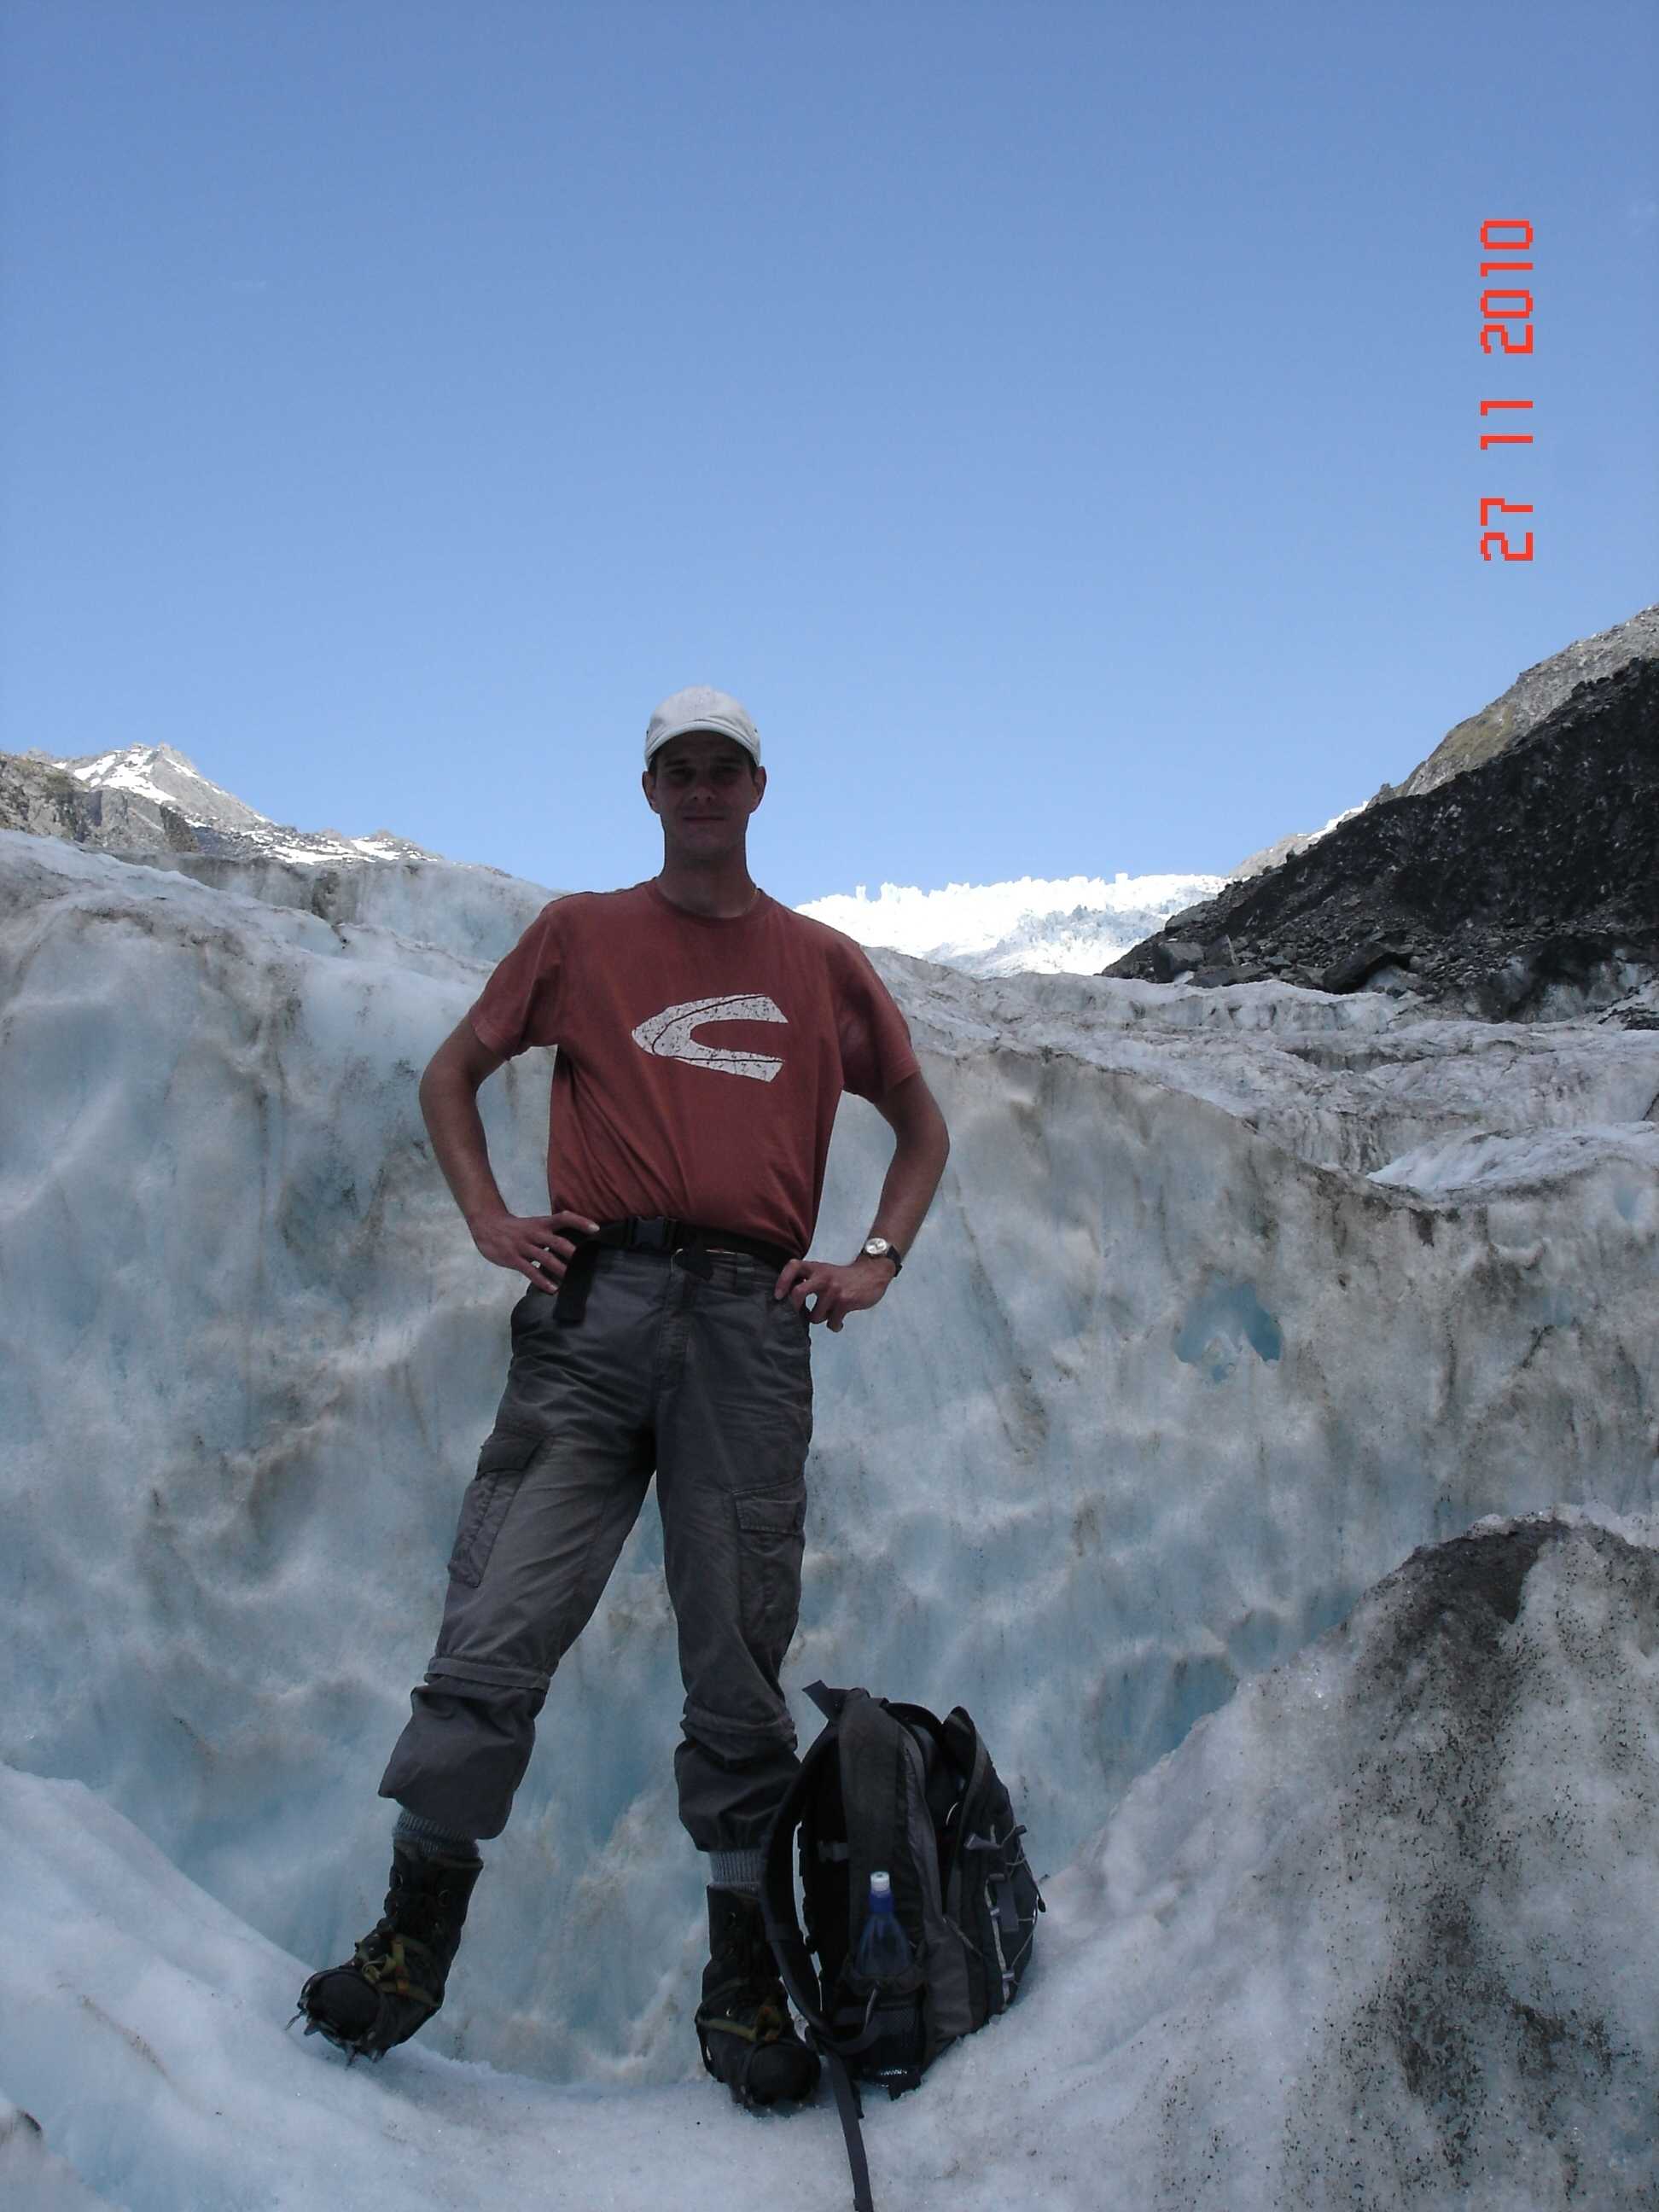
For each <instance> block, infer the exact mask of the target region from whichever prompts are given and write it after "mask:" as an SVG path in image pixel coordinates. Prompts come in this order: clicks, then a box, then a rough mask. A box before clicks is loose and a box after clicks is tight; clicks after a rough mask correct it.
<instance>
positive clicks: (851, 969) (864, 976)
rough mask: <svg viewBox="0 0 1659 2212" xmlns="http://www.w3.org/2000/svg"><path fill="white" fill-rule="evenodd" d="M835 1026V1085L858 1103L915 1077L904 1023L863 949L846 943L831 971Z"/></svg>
mask: <svg viewBox="0 0 1659 2212" xmlns="http://www.w3.org/2000/svg"><path fill="white" fill-rule="evenodd" d="M836 1026H837V1028H838V1029H839V1030H840V1033H841V1079H842V1084H843V1085H844V1086H845V1087H846V1088H847V1089H848V1091H853V1092H854V1094H855V1095H856V1096H857V1097H860V1098H884V1097H886V1095H887V1093H888V1092H889V1091H890V1090H891V1089H892V1087H893V1085H895V1084H896V1083H902V1082H903V1080H904V1079H905V1077H906V1076H907V1075H915V1074H916V1073H918V1072H919V1071H920V1068H921V1061H920V1060H918V1059H917V1058H916V1054H915V1047H914V1046H913V1045H912V1044H911V1042H910V1028H909V1024H908V1022H907V1021H906V1020H905V1018H904V1017H903V1015H902V1013H901V1012H899V1010H898V1007H897V1006H896V1004H895V1003H894V1000H893V995H892V994H891V992H890V991H889V989H888V987H887V986H886V985H885V983H884V982H883V981H882V980H881V978H880V976H879V975H877V973H876V971H875V969H873V968H872V966H871V964H870V959H869V956H868V955H867V954H866V951H865V950H864V948H863V946H862V945H855V944H854V943H853V942H852V940H851V939H848V944H847V947H846V951H845V952H844V953H843V955H842V960H841V962H840V963H839V964H838V967H837V970H836Z"/></svg>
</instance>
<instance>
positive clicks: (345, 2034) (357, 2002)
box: [290, 1845, 483, 2058]
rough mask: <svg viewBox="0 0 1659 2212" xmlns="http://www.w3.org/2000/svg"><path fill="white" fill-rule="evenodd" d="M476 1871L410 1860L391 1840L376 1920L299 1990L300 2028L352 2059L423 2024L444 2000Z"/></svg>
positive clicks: (474, 1863) (463, 1864)
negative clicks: (348, 1952)
mask: <svg viewBox="0 0 1659 2212" xmlns="http://www.w3.org/2000/svg"><path fill="white" fill-rule="evenodd" d="M482 1872H483V1861H482V1860H481V1859H477V1858H471V1859H460V1858H450V1857H436V1856H435V1857H429V1858H428V1857H416V1856H415V1855H414V1854H413V1853H411V1852H407V1851H404V1850H402V1849H401V1848H400V1847H398V1846H396V1845H394V1847H393V1849H392V1887H390V1889H388V1890H387V1892H386V1911H385V1912H384V1914H383V1915H382V1917H381V1918H380V1922H379V1923H378V1924H377V1925H376V1926H375V1927H374V1928H372V1929H370V1930H369V1932H368V1935H367V1936H364V1938H363V1940H362V1942H361V1943H359V1944H358V1946H357V1948H356V1952H355V1953H354V1954H353V1955H352V1956H351V1957H350V1958H349V1959H348V1960H346V1962H345V1964H344V1965H343V1966H328V1967H325V1968H324V1970H323V1971H322V1972H321V1973H317V1974H313V1976H312V1977H311V1979H310V1980H309V1981H308V1982H307V1984H306V1985H305V1987H304V1988H303V1989H302V1990H301V1992H300V2010H301V2012H302V2013H303V2014H304V2015H305V2016H306V2033H307V2035H313V2034H319V2035H324V2036H326V2037H327V2039H328V2040H329V2041H330V2042H331V2043H332V2044H334V2045H337V2047H338V2048H339V2049H340V2050H342V2051H349V2052H350V2054H351V2056H352V2057H354V2058H360V2057H369V2058H380V2057H384V2056H385V2055H386V2052H387V2051H390V2050H391V2048H392V2045H393V2044H394V2043H406V2042H407V2041H408V2039H409V2038H410V2036H411V2035H413V2034H414V2033H415V2031H416V2028H417V2027H424V2025H425V2024H426V2022H427V2021H428V2020H430V2019H431V2017H432V2015H433V2014H434V2013H435V2012H436V2011H437V2009H438V2008H439V2006H440V2005H441V2003H442V2002H443V2001H444V1984H445V1982H446V1980H447V1978H448V1974H449V1969H450V1967H451V1966H452V1965H453V1963H454V1958H455V1954H456V1952H457V1950H458V1949H459V1947H460V1941H461V1923H463V1921H465V1918H466V1908H467V1904H468V1901H469V1899H471V1895H472V1885H473V1883H474V1882H476V1881H477V1879H478V1876H479V1875H480V1874H481V1873H482ZM290 2025H292V2023H290Z"/></svg>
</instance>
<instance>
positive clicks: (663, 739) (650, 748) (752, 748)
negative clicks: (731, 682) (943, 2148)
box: [645, 720, 760, 764]
mask: <svg viewBox="0 0 1659 2212" xmlns="http://www.w3.org/2000/svg"><path fill="white" fill-rule="evenodd" d="M693 732H704V733H706V734H707V735H708V736H709V737H711V738H730V739H731V740H732V744H734V745H741V746H742V748H743V750H744V752H746V753H747V754H748V756H749V757H750V760H751V761H754V762H756V763H758V762H759V760H760V748H759V745H758V744H757V743H756V742H755V740H754V739H752V738H747V737H745V736H744V735H743V733H742V732H740V731H738V730H734V729H733V728H732V726H731V724H730V723H729V722H720V721H714V720H701V721H697V720H693V721H690V722H677V723H676V724H675V725H674V726H673V728H672V729H671V730H663V731H660V732H658V733H657V734H656V735H654V736H653V738H652V739H651V741H650V743H649V744H647V747H646V749H645V757H646V761H647V764H648V763H650V762H652V761H653V760H654V759H655V758H656V757H657V755H658V754H659V752H660V751H661V750H662V749H663V747H664V746H665V745H671V744H673V742H674V740H675V738H689V737H690V736H691V735H692V733H693Z"/></svg>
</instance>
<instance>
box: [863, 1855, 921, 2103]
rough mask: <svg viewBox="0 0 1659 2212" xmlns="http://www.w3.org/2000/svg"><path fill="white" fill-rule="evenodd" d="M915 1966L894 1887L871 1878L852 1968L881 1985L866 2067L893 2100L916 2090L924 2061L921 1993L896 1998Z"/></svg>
mask: <svg viewBox="0 0 1659 2212" xmlns="http://www.w3.org/2000/svg"><path fill="white" fill-rule="evenodd" d="M853 1963H854V1966H856V1968H857V1969H858V1972H859V1973H860V1975H862V1976H863V1978H864V1979H865V1980H866V1981H867V1982H873V1983H874V1984H875V1985H876V2000H875V2011H874V2014H873V2015H872V2021H873V2024H874V2025H876V2026H877V2027H879V2029H880V2033H879V2034H878V2036H877V2038H876V2040H875V2042H874V2043H873V2044H872V2045H871V2047H870V2050H869V2052H868V2055H867V2056H866V2059H865V2062H864V2064H865V2069H866V2071H867V2072H868V2074H869V2075H871V2076H872V2078H873V2079H875V2080H876V2081H881V2082H884V2084H885V2085H886V2087H887V2092H888V2094H889V2095H890V2096H893V2097H896V2096H897V2095H898V2094H899V2093H900V2092H901V2090H903V2089H908V2088H909V2087H912V2086H913V2085H914V2084H915V2081H916V2080H917V2078H918V2075H917V2070H916V2063H917V2061H918V2059H919V2058H920V2057H921V2012H920V2003H921V1998H920V1993H919V1992H918V1991H916V1990H908V1991H903V1992H892V1993H891V1994H890V1991H891V1985H892V1984H893V1983H894V1982H896V1981H897V1980H899V1979H901V1978H902V1977H903V1976H905V1975H906V1974H908V1972H909V1971H910V1969H911V1967H912V1966H913V1965H914V1964H915V1952H914V1951H913V1950H912V1949H911V1948H910V1939H909V1937H908V1936H907V1935H906V1934H905V1932H904V1929H903V1928H902V1926H901V1925H900V1923H899V1917H898V1915H897V1914H896V1912H895V1911H894V1910H893V1884H892V1881H891V1879H890V1876H889V1875H886V1874H881V1873H878V1874H872V1875H871V1877H870V1903H869V1907H868V1909H867V1911H866V1913H865V1916H864V1927H863V1930H862V1932H861V1933H860V1936H859V1944H858V1949H857V1951H856V1953H855V1954H854V1960H853Z"/></svg>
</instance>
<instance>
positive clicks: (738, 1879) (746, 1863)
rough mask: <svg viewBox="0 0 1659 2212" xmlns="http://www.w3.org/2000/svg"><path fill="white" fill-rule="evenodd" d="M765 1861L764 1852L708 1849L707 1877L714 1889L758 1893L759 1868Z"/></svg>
mask: <svg viewBox="0 0 1659 2212" xmlns="http://www.w3.org/2000/svg"><path fill="white" fill-rule="evenodd" d="M765 1863H766V1859H765V1854H764V1853H763V1851H760V1850H752V1851H710V1852H709V1854H708V1879H709V1881H710V1882H711V1883H712V1884H713V1885H714V1887H715V1888H716V1889H747V1890H752V1891H753V1893H755V1895H756V1896H757V1897H758V1896H759V1895H760V1886H761V1870H762V1869H763V1866H764V1865H765Z"/></svg>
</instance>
